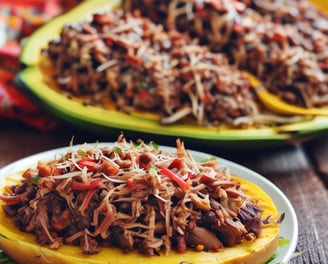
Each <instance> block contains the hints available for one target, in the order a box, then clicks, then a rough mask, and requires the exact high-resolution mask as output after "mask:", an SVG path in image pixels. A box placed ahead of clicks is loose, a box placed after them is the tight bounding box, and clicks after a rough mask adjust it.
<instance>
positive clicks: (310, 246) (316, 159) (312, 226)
mask: <svg viewBox="0 0 328 264" xmlns="http://www.w3.org/2000/svg"><path fill="white" fill-rule="evenodd" d="M0 122H1V129H0V167H2V166H4V165H6V164H8V163H11V162H13V161H15V160H17V159H19V158H23V157H25V156H29V155H31V154H34V153H37V152H41V151H45V150H49V149H52V148H56V147H64V146H67V145H68V144H69V141H70V140H71V138H72V136H75V138H74V143H76V144H78V143H84V142H95V141H97V140H98V141H107V142H109V141H115V140H116V137H115V138H113V136H100V135H97V134H90V133H87V132H83V131H80V130H78V129H75V128H70V127H63V128H62V129H61V130H60V131H54V132H47V133H45V132H39V131H36V130H35V129H32V128H30V127H27V126H25V125H23V124H20V123H17V122H13V121H8V120H1V119H0ZM157 143H161V142H157ZM165 144H169V145H170V144H171V145H174V142H165ZM187 147H188V146H187ZM200 150H202V151H206V152H209V153H212V154H214V155H217V156H220V157H223V158H227V159H230V160H232V161H235V162H237V163H240V164H242V165H245V166H247V167H248V168H250V169H252V170H254V171H256V172H258V173H260V174H262V175H263V176H265V177H267V178H268V179H270V180H271V181H272V182H274V183H275V184H276V185H277V186H278V187H279V188H280V189H281V190H282V191H283V192H284V193H285V194H286V196H287V197H288V198H289V199H290V201H291V203H292V204H293V206H294V208H295V210H296V214H297V217H298V221H299V240H298V244H297V248H296V252H295V254H294V257H293V258H292V260H291V262H290V263H302V264H303V263H328V191H327V186H328V136H326V137H324V136H323V137H321V138H317V139H315V140H312V141H310V142H307V143H305V144H302V145H298V146H283V147H279V148H270V149H253V150H251V149H233V150H231V149H221V148H216V149H200Z"/></svg>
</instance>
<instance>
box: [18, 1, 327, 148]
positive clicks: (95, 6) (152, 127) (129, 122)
mask: <svg viewBox="0 0 328 264" xmlns="http://www.w3.org/2000/svg"><path fill="white" fill-rule="evenodd" d="M313 2H315V3H316V2H318V3H319V6H320V7H321V8H326V9H327V10H328V1H313ZM119 5H120V1H118V0H112V1H108V0H98V1H96V2H94V1H85V2H83V3H82V4H80V5H78V6H77V7H76V8H74V9H73V10H71V11H70V12H69V13H67V14H64V15H62V16H59V17H57V18H55V19H53V20H52V21H50V22H48V23H47V24H45V25H44V26H43V27H41V28H40V29H38V30H37V31H36V32H35V33H33V34H32V35H31V36H30V37H29V38H28V39H27V40H26V43H25V44H24V47H23V50H22V53H21V57H20V62H21V64H22V65H23V66H24V69H23V70H22V71H21V72H20V73H19V74H18V75H17V78H16V79H17V82H18V84H19V86H20V87H22V89H23V91H25V92H26V93H27V94H29V95H30V96H31V98H32V99H34V100H35V102H36V104H38V105H40V106H41V107H43V108H44V109H45V110H46V111H48V112H49V113H51V114H53V115H54V116H57V117H58V118H60V119H62V120H64V121H65V122H68V123H69V124H72V125H74V126H77V127H80V128H82V129H86V130H90V131H92V132H94V133H99V134H109V133H116V132H117V131H124V133H126V134H127V135H129V134H138V135H141V136H145V135H152V137H154V136H155V138H157V137H158V138H162V137H172V138H177V137H180V138H182V139H183V140H185V141H189V142H197V143H200V142H201V143H202V144H203V145H209V146H216V145H217V146H219V145H220V146H236V147H244V146H246V147H247V146H252V147H254V146H260V147H262V146H277V145H285V144H295V143H299V142H303V141H305V140H308V139H311V138H313V137H315V136H318V135H320V134H323V133H325V132H326V131H327V130H328V118H327V117H314V118H304V119H302V121H298V122H295V123H290V124H285V125H279V126H269V127H261V128H247V129H239V128H231V127H226V126H223V125H221V126H217V127H215V126H212V127H205V126H199V125H194V124H174V125H169V126H163V125H160V123H159V118H158V116H156V115H153V114H149V113H145V112H135V113H134V114H125V113H123V112H118V111H116V110H115V109H104V108H100V107H96V106H91V105H85V104H83V103H82V102H81V101H79V100H71V99H69V98H67V96H65V95H63V94H61V93H59V92H57V91H56V90H54V89H52V88H50V87H49V86H48V85H47V84H46V83H45V82H44V81H43V72H42V71H41V69H40V67H39V60H40V52H41V49H42V48H44V47H45V46H46V45H47V43H48V42H49V41H50V40H51V39H53V38H54V37H57V36H58V34H59V32H60V30H61V28H62V26H63V25H64V24H66V23H67V22H72V21H80V20H82V19H83V16H82V15H81V14H83V15H84V16H85V17H88V16H89V15H91V14H92V12H94V11H96V10H99V8H102V10H104V9H108V10H109V9H112V8H115V7H118V6H119ZM85 10H87V13H86V12H85Z"/></svg>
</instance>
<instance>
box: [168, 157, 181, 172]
mask: <svg viewBox="0 0 328 264" xmlns="http://www.w3.org/2000/svg"><path fill="white" fill-rule="evenodd" d="M182 167H183V161H182V159H178V158H177V159H174V160H173V161H172V162H171V164H170V165H169V169H173V168H177V169H178V170H180V169H181V168H182Z"/></svg>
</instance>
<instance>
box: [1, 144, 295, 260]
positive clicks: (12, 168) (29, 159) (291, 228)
mask: <svg viewBox="0 0 328 264" xmlns="http://www.w3.org/2000/svg"><path fill="white" fill-rule="evenodd" d="M85 144H87V145H89V146H92V145H93V146H97V147H103V146H113V145H114V144H115V142H91V143H89V142H85V143H82V144H74V145H72V146H65V147H58V148H53V149H49V150H45V151H41V152H38V153H34V154H31V155H29V156H26V157H23V158H20V159H18V160H16V161H14V162H11V163H9V164H7V165H5V166H4V167H2V168H1V169H0V181H2V179H3V177H4V175H5V174H10V173H14V174H15V173H18V172H19V171H22V170H23V169H24V168H28V167H31V166H36V164H37V162H38V161H39V160H48V159H51V158H54V157H55V156H56V155H60V154H63V153H65V152H67V151H68V150H70V149H72V148H73V149H74V148H79V147H81V146H83V145H85ZM159 148H160V149H162V150H165V151H171V152H175V151H176V147H172V146H166V145H159ZM186 150H187V151H188V152H189V153H190V154H191V155H192V156H193V157H194V158H197V157H198V158H199V159H204V158H210V157H215V158H216V159H217V160H218V161H219V163H221V164H225V165H226V166H227V167H229V169H230V171H231V174H233V175H235V174H234V172H235V173H236V174H238V175H235V176H237V177H241V178H243V179H246V180H249V181H251V182H252V183H254V184H256V185H258V186H259V187H260V188H262V190H263V191H265V192H266V193H267V194H268V195H269V196H270V197H271V199H272V200H273V202H274V204H275V206H276V207H277V210H278V211H281V212H285V214H286V216H285V219H284V221H283V222H282V224H281V226H280V231H279V237H283V238H285V237H284V234H283V233H284V232H285V231H286V230H288V232H289V235H290V237H288V240H289V243H288V244H287V245H285V246H284V247H282V248H280V247H278V248H277V250H276V253H275V254H276V255H275V258H274V259H273V260H271V261H269V262H268V264H279V263H288V262H289V260H290V259H291V258H292V256H293V254H294V252H295V249H296V246H297V242H298V232H299V229H298V219H297V215H296V212H295V209H294V207H293V205H292V203H291V202H290V201H289V199H288V197H287V196H286V195H285V194H284V193H283V192H282V191H281V190H280V189H279V188H278V187H277V186H276V185H275V184H274V183H273V182H271V181H270V180H269V179H268V178H266V177H264V176H262V175H261V174H259V173H257V172H256V171H253V170H251V169H249V168H247V167H245V166H243V165H240V164H238V163H236V162H234V161H231V160H228V159H225V158H221V157H219V156H216V155H213V154H209V153H206V152H202V151H198V150H194V149H190V148H186ZM51 156H52V157H51ZM21 164H25V165H24V166H22V167H20V168H19V166H20V165H21ZM240 172H242V173H243V175H239V173H240ZM0 252H1V249H0ZM279 254H280V255H279ZM281 254H283V255H281Z"/></svg>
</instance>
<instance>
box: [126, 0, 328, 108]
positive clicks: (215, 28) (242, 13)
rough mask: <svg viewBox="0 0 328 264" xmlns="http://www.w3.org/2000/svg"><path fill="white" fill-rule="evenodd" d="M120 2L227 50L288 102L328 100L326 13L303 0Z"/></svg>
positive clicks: (213, 47)
mask: <svg viewBox="0 0 328 264" xmlns="http://www.w3.org/2000/svg"><path fill="white" fill-rule="evenodd" d="M123 7H124V9H125V10H126V11H129V12H130V11H133V10H136V9H137V10H139V11H140V12H141V13H142V14H143V15H144V16H146V17H149V18H150V19H152V21H155V22H156V23H159V24H162V25H164V26H165V27H166V29H167V30H178V31H180V32H184V33H188V34H189V35H190V36H192V37H196V38H198V39H199V41H200V42H201V43H202V44H206V45H208V46H209V47H210V49H211V50H212V51H215V52H223V53H225V54H228V57H229V59H230V60H231V62H232V63H234V64H236V65H237V66H238V68H239V69H246V70H248V71H251V72H252V73H254V74H256V76H257V77H258V78H259V79H260V80H262V81H263V83H264V85H265V86H266V87H267V88H268V89H269V90H270V91H271V92H272V93H274V94H277V95H278V96H280V97H281V98H282V99H283V100H285V101H287V102H289V103H292V104H297V105H301V106H305V107H314V106H324V105H327V104H328V88H327V87H328V77H327V75H328V15H327V14H325V13H323V12H321V11H320V10H319V9H318V8H316V7H315V6H314V5H312V4H310V3H309V2H308V1H307V0H236V1H226V0H215V1H214V0H201V1H199V0H189V1H185V0H171V1H166V0H149V1H148V0H147V1H143V0H137V1H131V0H124V1H123Z"/></svg>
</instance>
